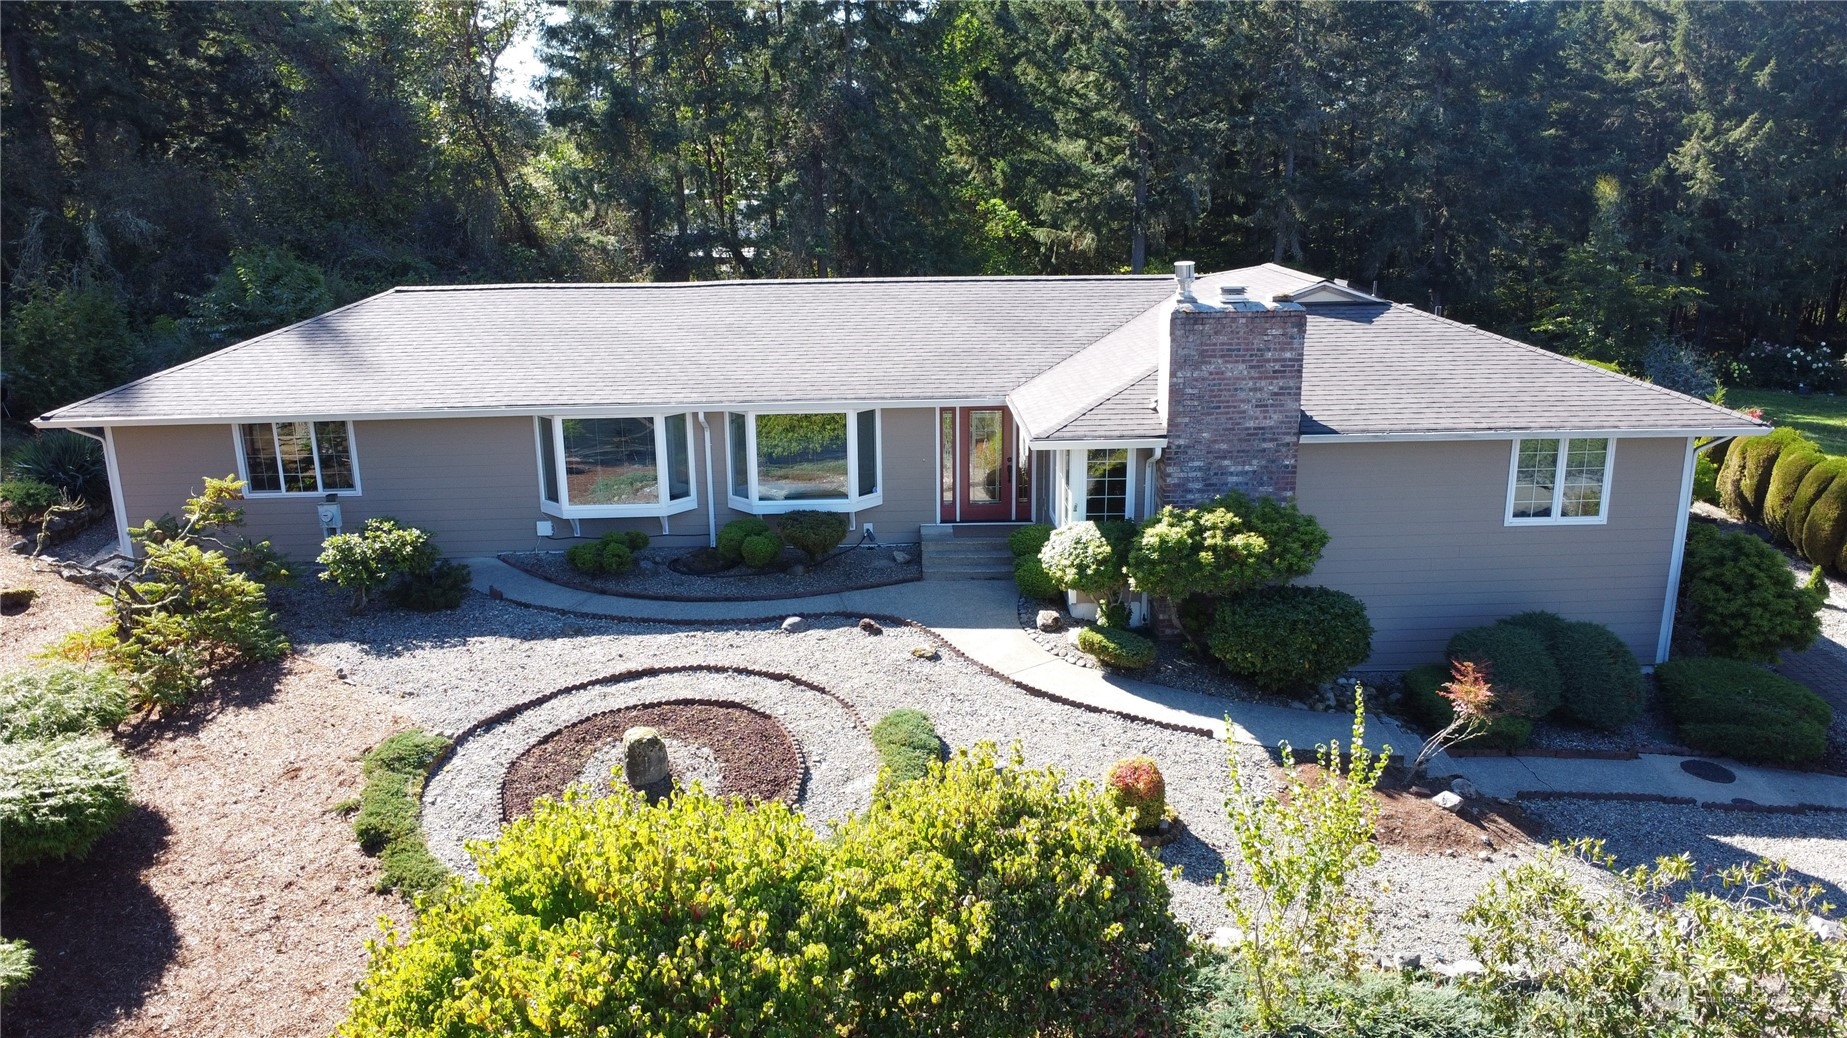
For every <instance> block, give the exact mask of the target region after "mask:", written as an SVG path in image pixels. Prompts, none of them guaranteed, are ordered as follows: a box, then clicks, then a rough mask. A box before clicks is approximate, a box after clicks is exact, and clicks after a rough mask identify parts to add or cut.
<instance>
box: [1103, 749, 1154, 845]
mask: <svg viewBox="0 0 1847 1038" xmlns="http://www.w3.org/2000/svg"><path fill="white" fill-rule="evenodd" d="M1103 788H1104V789H1106V790H1108V791H1109V798H1110V802H1111V803H1113V804H1115V805H1116V806H1117V807H1119V808H1121V809H1122V810H1123V812H1124V813H1125V814H1127V815H1128V816H1129V827H1130V828H1132V829H1135V830H1137V831H1140V832H1146V831H1148V830H1151V829H1153V828H1155V827H1156V826H1158V825H1160V824H1161V819H1162V818H1164V817H1166V815H1167V780H1166V779H1163V778H1162V777H1161V767H1160V765H1158V764H1156V763H1155V762H1154V758H1152V757H1124V758H1123V759H1122V760H1119V761H1117V762H1116V763H1114V764H1112V765H1110V767H1109V774H1108V775H1106V776H1104V779H1103Z"/></svg>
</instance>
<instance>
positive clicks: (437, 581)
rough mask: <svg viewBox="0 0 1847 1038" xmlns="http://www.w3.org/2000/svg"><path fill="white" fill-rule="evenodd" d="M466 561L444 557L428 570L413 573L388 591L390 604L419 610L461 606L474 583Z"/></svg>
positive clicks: (414, 610) (429, 610)
mask: <svg viewBox="0 0 1847 1038" xmlns="http://www.w3.org/2000/svg"><path fill="white" fill-rule="evenodd" d="M472 582H473V574H472V573H471V572H470V570H469V568H468V566H467V565H466V564H465V563H460V562H449V561H446V560H445V561H443V562H439V563H437V564H436V568H435V569H433V570H431V571H429V572H428V573H412V574H411V575H410V576H409V577H407V578H405V579H404V580H401V581H399V582H398V583H396V584H393V585H392V586H391V589H390V590H388V591H386V592H385V595H386V597H387V598H388V599H389V600H390V601H391V604H392V605H394V606H397V607H398V608H400V609H409V610H411V611H413V612H418V613H435V612H440V611H442V610H446V609H459V608H460V607H461V605H462V600H463V599H464V598H467V597H468V589H469V588H470V587H472V586H473V583H472Z"/></svg>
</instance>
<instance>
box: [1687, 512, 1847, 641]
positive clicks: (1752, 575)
mask: <svg viewBox="0 0 1847 1038" xmlns="http://www.w3.org/2000/svg"><path fill="white" fill-rule="evenodd" d="M1835 485H1836V486H1843V487H1847V483H1844V482H1836V484H1835ZM1815 575H1816V576H1819V575H1820V570H1819V569H1817V570H1816V571H1815ZM1681 594H1682V595H1683V596H1684V597H1685V599H1686V602H1687V605H1688V607H1689V611H1688V617H1687V619H1688V622H1689V623H1690V624H1691V625H1692V626H1693V628H1694V630H1695V631H1697V632H1699V636H1700V638H1701V640H1702V641H1704V642H1705V643H1706V649H1707V651H1709V652H1711V653H1712V654H1713V655H1715V656H1725V657H1729V658H1732V659H1740V660H1758V661H1761V662H1764V663H1774V662H1776V659H1777V656H1778V654H1779V653H1780V652H1782V651H1783V650H1784V649H1803V648H1807V647H1808V645H1809V644H1810V643H1811V642H1813V641H1814V640H1815V637H1816V636H1817V635H1819V634H1820V633H1821V621H1820V619H1819V617H1818V615H1817V614H1818V613H1819V612H1820V610H1821V605H1822V603H1823V602H1824V601H1826V600H1827V588H1826V587H1825V586H1822V585H1819V584H1816V583H1814V582H1813V581H1812V580H1811V583H1810V584H1809V585H1807V586H1803V587H1798V586H1797V585H1796V578H1795V574H1793V573H1791V572H1790V570H1789V565H1788V563H1787V561H1786V560H1785V559H1784V558H1783V553H1782V552H1780V551H1777V550H1776V549H1775V548H1772V547H1771V546H1770V545H1768V544H1765V543H1764V542H1763V541H1761V540H1758V539H1757V538H1756V537H1753V536H1751V535H1750V534H1748V533H1720V532H1719V531H1718V530H1717V529H1716V528H1714V527H1712V526H1709V525H1707V524H1705V523H1697V524H1694V525H1693V526H1692V527H1691V528H1690V529H1689V530H1688V531H1687V549H1686V555H1685V557H1684V561H1683V565H1682V567H1681Z"/></svg>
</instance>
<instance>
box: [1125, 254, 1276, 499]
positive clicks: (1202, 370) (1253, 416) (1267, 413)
mask: <svg viewBox="0 0 1847 1038" xmlns="http://www.w3.org/2000/svg"><path fill="white" fill-rule="evenodd" d="M1176 266H1178V265H1176ZM1186 266H1187V267H1188V268H1191V266H1192V264H1190V263H1188V264H1186ZM1187 273H1191V270H1190V269H1189V270H1188V271H1187ZM1190 281H1191V279H1190V278H1188V279H1185V281H1183V282H1182V283H1181V288H1182V291H1181V292H1179V293H1177V294H1176V296H1175V299H1174V310H1173V315H1172V316H1171V318H1170V319H1169V327H1168V344H1167V352H1166V354H1165V355H1164V356H1163V357H1162V358H1161V360H1162V363H1161V372H1160V383H1161V387H1162V388H1161V398H1160V401H1159V403H1160V405H1161V411H1162V412H1163V414H1164V415H1165V417H1166V419H1167V450H1166V452H1165V454H1164V455H1163V456H1162V458H1161V463H1160V490H1161V501H1162V503H1163V504H1170V505H1175V506H1177V507H1180V508H1192V507H1196V506H1198V505H1201V504H1204V503H1205V502H1207V501H1209V500H1211V499H1212V498H1214V497H1217V496H1218V495H1220V494H1222V493H1224V492H1225V491H1227V490H1239V491H1242V492H1244V493H1246V494H1251V495H1253V496H1263V497H1274V498H1281V499H1283V500H1288V499H1290V498H1293V497H1294V496H1295V469H1296V447H1297V443H1298V442H1299V439H1300V422H1301V412H1302V344H1303V339H1304V336H1305V334H1306V331H1307V325H1308V315H1307V314H1306V313H1305V312H1303V310H1302V307H1301V305H1300V304H1298V303H1289V302H1279V303H1274V304H1270V305H1266V304H1264V303H1262V302H1259V301H1257V300H1255V299H1252V298H1250V297H1249V296H1247V295H1246V294H1245V290H1244V289H1243V288H1242V287H1240V286H1233V285H1225V286H1221V287H1220V289H1219V291H1218V298H1217V299H1216V300H1212V301H1207V300H1205V299H1198V298H1192V297H1193V292H1192V291H1191V288H1192V285H1191V284H1190ZM1201 294H1202V295H1203V294H1205V293H1201Z"/></svg>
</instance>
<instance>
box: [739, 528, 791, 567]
mask: <svg viewBox="0 0 1847 1038" xmlns="http://www.w3.org/2000/svg"><path fill="white" fill-rule="evenodd" d="M738 556H739V557H740V558H742V559H743V560H744V565H746V566H749V567H750V568H751V569H763V568H764V567H766V566H769V565H772V564H774V563H775V561H776V560H777V559H779V558H781V557H782V535H781V534H778V533H777V532H776V531H774V530H765V531H763V532H762V533H754V534H751V535H750V536H749V537H746V538H744V543H742V544H740V545H738Z"/></svg>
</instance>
